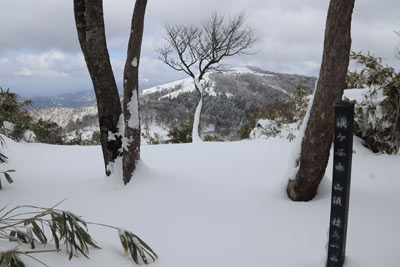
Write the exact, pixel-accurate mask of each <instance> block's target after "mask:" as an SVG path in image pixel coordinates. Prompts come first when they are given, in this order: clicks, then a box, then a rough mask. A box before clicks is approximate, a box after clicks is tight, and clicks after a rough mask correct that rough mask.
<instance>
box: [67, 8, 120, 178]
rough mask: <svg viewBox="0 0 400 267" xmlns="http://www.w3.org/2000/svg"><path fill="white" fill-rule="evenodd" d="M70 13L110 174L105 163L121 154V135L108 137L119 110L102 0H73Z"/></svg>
mask: <svg viewBox="0 0 400 267" xmlns="http://www.w3.org/2000/svg"><path fill="white" fill-rule="evenodd" d="M74 14H75V23H76V28H77V31H78V38H79V43H80V45H81V49H82V52H83V55H84V57H85V61H86V65H87V68H88V70H89V73H90V77H91V79H92V83H93V87H94V91H95V94H96V100H97V108H98V114H99V115H98V116H99V125H100V142H101V147H102V150H103V158H104V164H105V169H106V174H107V175H110V173H111V172H110V170H109V169H108V165H109V163H111V162H113V161H114V160H115V159H116V158H117V157H118V156H119V155H120V154H121V151H120V148H121V138H120V137H116V138H113V140H111V139H109V137H112V136H113V137H114V136H115V134H116V133H117V132H118V127H117V125H118V121H119V118H120V115H121V113H122V109H121V102H120V99H119V95H118V89H117V84H116V82H115V78H114V74H113V71H112V67H111V63H110V57H109V54H108V50H107V44H106V36H105V31H104V19H103V3H102V0H74Z"/></svg>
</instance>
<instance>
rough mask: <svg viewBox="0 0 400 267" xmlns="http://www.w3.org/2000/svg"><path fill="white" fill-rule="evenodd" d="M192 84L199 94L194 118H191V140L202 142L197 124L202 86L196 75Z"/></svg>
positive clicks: (201, 98)
mask: <svg viewBox="0 0 400 267" xmlns="http://www.w3.org/2000/svg"><path fill="white" fill-rule="evenodd" d="M194 86H195V88H196V90H197V92H198V93H199V95H200V100H199V103H198V104H197V107H196V111H195V113H194V120H193V129H192V142H193V143H199V142H202V141H203V140H201V137H200V135H199V126H200V115H201V107H202V105H203V91H204V90H203V86H202V85H201V84H200V81H199V79H198V78H197V77H196V78H194Z"/></svg>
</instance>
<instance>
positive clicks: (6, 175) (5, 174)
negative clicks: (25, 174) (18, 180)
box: [3, 172, 14, 184]
mask: <svg viewBox="0 0 400 267" xmlns="http://www.w3.org/2000/svg"><path fill="white" fill-rule="evenodd" d="M3 174H4V176H5V177H6V180H7V182H8V183H9V184H12V183H14V180H13V179H12V178H11V176H10V175H9V174H8V173H7V172H4V173H3Z"/></svg>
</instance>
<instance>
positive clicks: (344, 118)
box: [327, 102, 354, 267]
mask: <svg viewBox="0 0 400 267" xmlns="http://www.w3.org/2000/svg"><path fill="white" fill-rule="evenodd" d="M353 122H354V103H350V102H339V103H337V104H336V105H335V140H334V150H333V151H334V157H333V178H332V201H331V217H330V221H329V243H328V262H327V267H342V266H343V262H344V258H345V251H346V236H347V217H348V214H349V198H350V181H351V157H352V153H353Z"/></svg>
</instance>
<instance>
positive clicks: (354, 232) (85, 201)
mask: <svg viewBox="0 0 400 267" xmlns="http://www.w3.org/2000/svg"><path fill="white" fill-rule="evenodd" d="M6 142H7V144H6V148H5V154H6V155H7V156H9V163H8V164H1V165H0V168H1V169H0V171H1V170H5V169H10V168H14V169H16V170H17V172H15V173H13V178H14V181H15V182H14V183H13V184H11V185H9V184H7V183H6V182H5V181H4V180H3V187H4V188H3V190H2V191H0V204H1V205H0V206H5V205H6V204H9V205H10V207H13V206H16V205H19V204H32V205H37V206H46V207H50V206H52V205H54V204H55V203H57V202H59V201H61V200H63V199H64V198H67V200H66V201H65V202H64V203H62V204H61V206H60V207H59V208H60V209H66V210H70V211H72V212H74V213H75V214H78V215H81V216H82V217H83V218H84V219H85V220H87V221H91V222H100V223H106V224H111V225H115V226H119V227H123V228H126V229H128V230H131V231H132V232H134V233H136V234H137V235H139V236H140V237H141V238H143V239H144V240H145V241H146V242H147V243H148V244H149V245H150V246H151V247H152V248H153V249H154V250H155V251H156V252H157V254H158V255H159V259H158V261H157V262H156V263H154V264H152V265H151V266H154V267H158V266H160V267H161V266H162V267H180V266H182V267H206V266H207V267H236V266H237V267H245V266H246V267H247V266H248V267H266V266H268V267H294V266H296V267H323V266H325V263H326V250H325V246H326V243H327V232H328V224H329V209H330V186H331V182H330V180H331V173H332V162H330V163H329V166H328V169H327V172H326V177H325V178H324V180H323V182H322V184H321V185H320V188H319V192H318V195H317V196H316V198H315V199H314V200H313V201H311V202H308V203H295V202H292V201H289V200H288V199H287V197H286V194H285V185H286V183H287V178H286V177H284V175H285V173H287V172H288V170H287V169H288V160H289V158H290V153H291V150H292V148H293V144H294V143H293V142H292V143H290V142H289V141H287V140H286V139H279V138H269V139H267V140H253V141H241V142H231V143H200V144H180V145H153V146H150V145H149V146H146V145H145V146H142V160H141V161H140V163H139V165H138V168H137V171H136V172H135V177H134V179H133V180H132V181H131V182H130V184H128V185H127V186H126V187H124V186H123V185H122V180H121V179H117V178H116V177H112V178H106V177H105V175H104V170H103V169H104V167H103V162H102V154H101V149H100V147H87V146H85V147H80V146H52V145H45V144H26V143H15V142H13V141H11V140H10V139H6ZM354 150H355V154H353V168H352V169H353V173H352V189H351V190H352V191H351V199H350V213H349V226H348V238H347V258H346V264H345V266H346V267H377V266H382V267H397V266H399V264H400V253H399V252H400V227H399V225H400V212H399V210H400V201H399V196H400V164H399V163H400V157H399V156H388V155H376V154H372V153H371V152H370V151H368V150H366V149H365V148H364V147H362V145H361V143H360V140H359V139H357V138H355V146H354ZM89 231H90V233H91V234H92V235H93V237H94V239H95V240H96V241H97V242H98V245H99V246H101V247H102V249H101V250H97V249H92V250H91V251H90V254H89V257H90V259H89V260H88V259H86V258H84V257H83V256H79V257H75V258H73V259H72V260H71V261H69V260H68V255H67V253H66V252H65V250H64V251H63V252H61V253H58V254H51V253H48V254H37V255H35V256H36V257H37V258H38V259H40V260H42V261H44V262H45V263H47V264H48V265H50V266H96V267H102V266H104V267H105V266H107V267H108V266H121V267H122V266H132V264H134V263H133V261H132V260H131V259H130V258H128V257H124V256H123V250H122V247H121V245H120V242H119V239H118V235H117V232H116V231H115V230H112V229H111V230H109V229H105V228H102V227H98V226H90V227H89ZM15 246H16V244H13V243H10V242H7V241H3V240H1V241H0V249H1V250H6V249H8V248H12V247H15ZM47 248H50V249H51V248H53V246H52V245H51V244H50V245H48V246H47ZM22 259H23V260H24V261H25V263H26V265H27V266H41V265H40V264H39V263H37V262H35V261H33V260H32V259H29V258H26V257H22Z"/></svg>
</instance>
